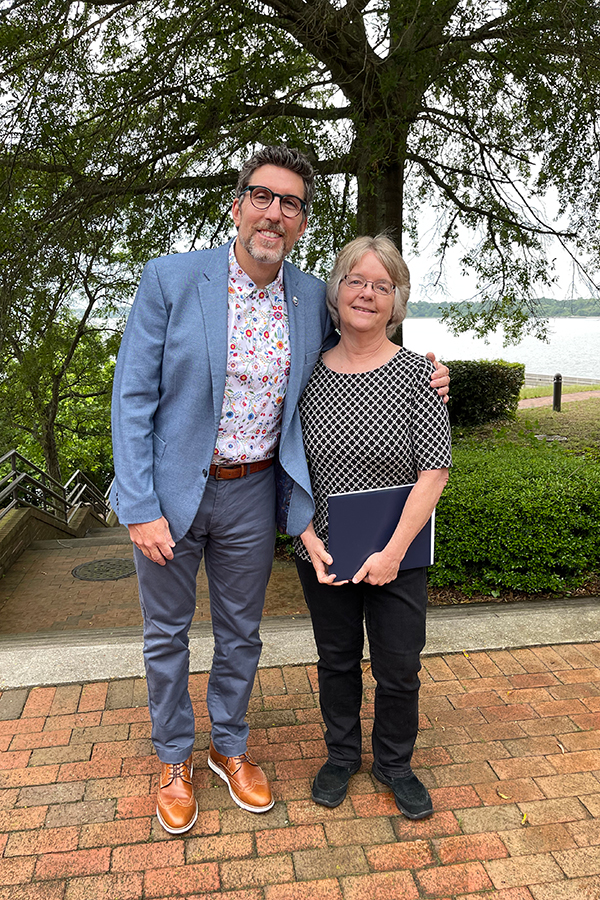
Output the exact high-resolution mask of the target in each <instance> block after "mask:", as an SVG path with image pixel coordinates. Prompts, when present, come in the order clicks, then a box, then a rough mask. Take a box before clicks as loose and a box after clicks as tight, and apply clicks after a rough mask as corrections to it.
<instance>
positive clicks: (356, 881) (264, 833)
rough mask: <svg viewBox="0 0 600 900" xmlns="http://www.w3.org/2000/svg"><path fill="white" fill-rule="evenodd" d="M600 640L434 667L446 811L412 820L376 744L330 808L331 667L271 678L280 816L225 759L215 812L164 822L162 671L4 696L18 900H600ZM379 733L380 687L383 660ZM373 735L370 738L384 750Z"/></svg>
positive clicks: (438, 760)
mask: <svg viewBox="0 0 600 900" xmlns="http://www.w3.org/2000/svg"><path fill="white" fill-rule="evenodd" d="M599 676H600V644H584V645H576V646H575V645H561V646H555V647H545V648H536V649H532V650H513V651H498V652H489V653H483V652H481V653H472V654H471V655H470V656H466V655H463V654H458V655H448V656H439V657H430V658H428V659H426V660H425V661H424V670H423V677H422V682H423V687H422V693H421V698H422V702H421V711H422V715H421V733H420V737H419V741H418V749H417V751H416V753H415V759H414V763H415V768H416V769H417V771H418V772H419V774H420V776H421V778H422V779H423V781H425V782H426V783H427V785H428V786H429V788H430V790H431V794H432V797H433V800H434V805H435V809H436V813H435V815H434V816H433V817H432V818H431V819H429V820H425V821H424V822H421V823H411V822H409V821H408V820H407V819H405V818H404V817H403V816H401V815H400V814H399V813H398V812H397V810H396V807H395V805H394V803H393V801H392V799H391V795H390V794H389V792H388V791H387V790H386V789H384V788H383V786H382V785H380V784H379V783H378V782H376V781H374V780H373V779H372V778H371V776H370V774H369V766H370V762H371V760H370V758H369V757H368V755H366V754H365V757H364V765H363V768H362V770H361V772H360V773H359V774H358V775H356V776H354V777H353V779H352V781H351V787H350V792H349V797H348V798H347V799H346V801H345V802H344V803H343V804H342V806H340V807H338V808H337V809H335V810H328V809H324V808H323V807H319V806H316V805H315V804H313V803H312V801H311V800H310V796H309V795H310V781H311V777H312V776H313V775H314V773H315V772H316V771H317V769H318V768H319V766H320V765H321V764H322V762H323V759H324V752H325V747H324V742H323V732H322V726H321V719H320V713H319V709H318V702H317V696H316V694H315V689H316V672H315V668H314V667H313V666H308V667H304V666H299V667H282V668H273V669H263V670H260V671H259V676H258V682H257V684H256V686H255V690H254V693H253V697H252V700H251V708H250V714H249V720H250V724H251V747H252V750H253V752H254V755H255V756H256V758H257V759H258V760H259V761H260V762H261V763H262V764H263V765H264V767H265V769H266V770H267V772H268V774H269V776H270V777H271V779H272V780H273V787H274V791H275V795H276V798H277V803H276V804H275V807H274V808H273V809H272V810H271V811H270V812H269V813H267V814H265V815H262V816H256V815H252V814H251V813H246V812H243V811H242V810H240V809H238V808H237V807H236V806H235V805H234V804H233V803H232V801H231V799H230V797H229V794H228V792H227V790H226V788H225V786H224V785H223V784H222V782H221V781H220V779H218V778H217V777H216V776H214V775H213V773H212V772H211V771H210V770H209V769H208V767H207V765H206V748H207V746H208V741H209V734H208V728H209V725H208V720H207V716H206V706H205V702H204V696H205V690H206V679H207V676H206V675H204V674H200V675H194V676H192V678H191V692H192V698H193V701H194V706H195V710H196V715H197V727H198V738H197V743H196V750H195V754H194V758H195V767H196V770H195V773H194V782H195V787H196V792H197V797H198V802H199V806H200V810H201V813H200V816H199V819H198V822H197V823H196V825H195V826H194V828H193V830H192V831H190V832H189V833H188V834H187V835H186V836H185V837H183V838H179V839H174V838H173V837H171V836H169V835H166V834H165V833H164V832H163V831H162V830H161V829H160V827H158V826H157V821H156V818H155V817H154V815H153V813H154V803H155V801H154V791H155V787H156V776H157V771H158V765H157V759H156V757H155V756H153V755H152V752H151V745H150V740H149V724H148V711H147V707H146V705H145V702H146V701H145V685H144V681H143V680H129V681H120V682H119V681H117V682H110V683H94V684H84V685H67V686H63V687H59V688H35V689H32V690H30V691H27V690H23V691H20V690H16V691H10V692H6V693H4V694H3V695H2V696H0V900H100V898H102V900H138V898H144V900H146V898H152V900H163V898H172V897H186V898H187V900H211V898H212V900H417V898H435V900H484V898H488V897H495V898H498V900H584V898H585V900H593V898H595V900H597V898H599V897H600V821H599V820H598V818H596V817H597V816H598V815H599V814H600V728H599V726H600V689H599V687H598V679H599ZM364 681H365V705H364V724H365V732H367V733H368V731H369V728H370V722H369V716H371V715H372V709H373V707H372V703H373V682H372V679H371V676H370V674H369V671H368V667H365V679H364ZM365 745H368V740H366V741H365Z"/></svg>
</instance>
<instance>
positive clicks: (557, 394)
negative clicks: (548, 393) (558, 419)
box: [552, 372, 562, 412]
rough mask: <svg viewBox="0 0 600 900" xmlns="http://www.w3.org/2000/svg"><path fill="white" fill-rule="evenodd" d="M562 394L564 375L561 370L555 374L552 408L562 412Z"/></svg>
mask: <svg viewBox="0 0 600 900" xmlns="http://www.w3.org/2000/svg"><path fill="white" fill-rule="evenodd" d="M561 396H562V375H561V374H560V372H559V373H557V374H556V375H555V376H554V390H553V394H552V409H553V410H554V412H560V404H561Z"/></svg>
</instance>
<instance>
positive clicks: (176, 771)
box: [169, 762, 190, 781]
mask: <svg viewBox="0 0 600 900" xmlns="http://www.w3.org/2000/svg"><path fill="white" fill-rule="evenodd" d="M169 769H170V775H171V778H170V781H175V779H176V778H181V780H182V781H189V780H190V773H189V769H188V767H187V765H186V763H185V762H180V763H169Z"/></svg>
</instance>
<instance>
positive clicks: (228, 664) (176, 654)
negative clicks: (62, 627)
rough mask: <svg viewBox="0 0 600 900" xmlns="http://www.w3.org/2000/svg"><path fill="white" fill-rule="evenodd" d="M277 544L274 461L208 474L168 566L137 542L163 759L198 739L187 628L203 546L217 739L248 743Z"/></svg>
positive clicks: (176, 757)
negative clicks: (241, 473) (219, 475)
mask: <svg viewBox="0 0 600 900" xmlns="http://www.w3.org/2000/svg"><path fill="white" fill-rule="evenodd" d="M274 545H275V478H274V468H273V466H271V467H270V468H269V469H264V470H263V471H262V472H256V473H254V474H253V475H248V476H245V477H244V478H236V479H234V480H231V481H221V480H219V481H217V480H216V479H215V478H212V477H209V479H208V481H207V484H206V490H205V492H204V496H203V498H202V502H201V503H200V508H199V509H198V512H197V514H196V518H195V519H194V521H193V523H192V526H191V528H190V530H189V531H188V533H187V534H186V535H185V536H184V537H183V538H182V539H181V540H179V541H178V542H177V544H176V546H175V547H174V549H173V553H174V557H173V559H172V560H168V561H167V564H166V565H165V566H159V565H158V563H154V562H152V561H151V560H149V559H147V558H146V557H145V556H144V555H143V553H141V552H140V551H139V550H138V549H137V548H136V547H134V558H135V564H136V569H137V574H138V583H139V592H140V604H141V607H142V616H143V620H144V662H145V666H146V677H147V681H148V705H149V708H150V718H151V720H152V741H153V743H154V747H155V749H156V753H157V755H158V758H159V759H160V760H161V762H164V763H177V762H183V761H184V760H185V759H187V758H188V756H189V755H190V753H191V752H192V748H193V746H194V735H195V730H194V713H193V710H192V703H191V700H190V695H189V691H188V675H189V642H188V632H189V628H190V625H191V622H192V618H193V616H194V612H195V608H196V577H197V574H198V567H199V565H200V562H201V560H202V557H203V556H204V561H205V566H206V574H207V576H208V585H209V593H210V612H211V619H212V628H213V636H214V642H215V648H214V655H213V662H212V668H211V672H210V678H209V681H208V691H207V704H208V713H209V716H210V721H211V727H212V740H213V743H214V746H215V749H216V750H217V751H218V752H219V753H222V754H224V755H225V756H238V755H239V754H241V753H243V752H244V751H245V750H246V741H247V738H248V725H247V723H246V721H245V716H246V712H247V709H248V701H249V699H250V693H251V691H252V686H253V684H254V677H255V675H256V669H257V666H258V660H259V657H260V651H261V648H262V642H261V640H260V636H259V625H260V619H261V616H262V610H263V605H264V599H265V590H266V587H267V582H268V580H269V576H270V574H271V566H272V563H273V550H274Z"/></svg>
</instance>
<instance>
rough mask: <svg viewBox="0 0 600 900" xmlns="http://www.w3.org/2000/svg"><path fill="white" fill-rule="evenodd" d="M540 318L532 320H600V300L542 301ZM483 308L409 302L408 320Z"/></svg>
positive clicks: (475, 304) (460, 304)
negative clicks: (455, 310)
mask: <svg viewBox="0 0 600 900" xmlns="http://www.w3.org/2000/svg"><path fill="white" fill-rule="evenodd" d="M537 302H538V303H539V304H540V313H539V316H537V317H536V316H530V317H529V318H530V319H533V318H539V319H587V318H595V319H597V318H600V300H593V299H591V298H590V299H588V300H582V299H579V300H549V299H541V300H539V301H537ZM481 307H482V304H481V303H479V302H473V303H467V302H463V303H450V302H448V301H447V300H441V301H439V302H438V303H436V302H435V301H434V302H429V301H427V300H409V302H408V308H407V311H406V318H407V319H441V318H442V314H443V313H444V312H450V310H451V309H453V308H454V309H458V310H459V311H462V312H467V311H468V310H470V311H471V312H475V313H477V311H478V309H480V308H481Z"/></svg>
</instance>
